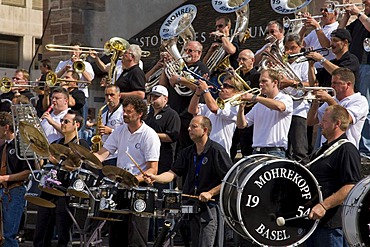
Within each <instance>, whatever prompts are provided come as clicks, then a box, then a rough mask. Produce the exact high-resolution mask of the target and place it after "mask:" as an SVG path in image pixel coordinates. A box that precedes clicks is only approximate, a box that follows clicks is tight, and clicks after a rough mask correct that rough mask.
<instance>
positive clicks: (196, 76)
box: [182, 65, 221, 94]
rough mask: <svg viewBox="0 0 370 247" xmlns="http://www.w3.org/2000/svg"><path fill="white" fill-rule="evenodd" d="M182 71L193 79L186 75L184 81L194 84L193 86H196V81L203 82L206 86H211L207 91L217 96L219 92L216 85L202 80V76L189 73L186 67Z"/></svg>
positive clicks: (192, 72)
mask: <svg viewBox="0 0 370 247" xmlns="http://www.w3.org/2000/svg"><path fill="white" fill-rule="evenodd" d="M182 71H183V72H185V73H187V74H188V75H191V76H192V77H193V78H190V76H188V75H186V74H185V75H184V76H185V77H186V79H188V80H189V81H190V82H192V83H194V84H195V85H197V81H198V80H203V81H205V82H206V83H207V84H208V86H212V88H210V89H209V90H210V91H211V92H212V93H214V94H217V93H218V92H220V91H221V90H220V89H218V86H217V85H216V84H214V83H213V82H211V81H209V80H207V79H205V78H203V77H202V76H200V75H198V74H197V73H195V72H194V71H191V70H190V69H188V67H187V66H186V65H184V68H183V69H182Z"/></svg>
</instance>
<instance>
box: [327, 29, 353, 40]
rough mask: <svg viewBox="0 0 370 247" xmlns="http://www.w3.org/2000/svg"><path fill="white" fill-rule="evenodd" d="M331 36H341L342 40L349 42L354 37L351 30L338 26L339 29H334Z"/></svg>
mask: <svg viewBox="0 0 370 247" xmlns="http://www.w3.org/2000/svg"><path fill="white" fill-rule="evenodd" d="M330 36H331V37H337V38H340V39H342V40H345V39H346V40H348V42H351V41H352V37H351V34H350V33H349V31H348V30H347V29H343V28H338V29H337V30H334V31H333V32H332V33H331V35H330Z"/></svg>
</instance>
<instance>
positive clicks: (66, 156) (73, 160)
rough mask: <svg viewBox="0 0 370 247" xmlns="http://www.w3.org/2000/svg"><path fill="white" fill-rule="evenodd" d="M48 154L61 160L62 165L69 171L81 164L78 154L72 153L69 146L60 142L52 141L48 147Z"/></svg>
mask: <svg viewBox="0 0 370 247" xmlns="http://www.w3.org/2000/svg"><path fill="white" fill-rule="evenodd" d="M49 151H50V154H51V155H52V156H54V158H56V159H57V161H60V160H63V162H62V164H61V165H62V167H64V168H66V169H67V170H69V171H74V170H76V169H77V168H79V167H80V166H81V164H80V162H81V158H80V156H79V155H78V154H76V153H74V152H73V151H72V150H71V149H70V148H69V147H66V146H64V145H62V144H58V143H53V144H51V145H50V147H49Z"/></svg>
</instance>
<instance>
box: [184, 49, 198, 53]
mask: <svg viewBox="0 0 370 247" xmlns="http://www.w3.org/2000/svg"><path fill="white" fill-rule="evenodd" d="M184 51H185V52H186V53H192V52H196V51H197V50H192V49H184Z"/></svg>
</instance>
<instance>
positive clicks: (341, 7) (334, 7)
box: [328, 1, 365, 14]
mask: <svg viewBox="0 0 370 247" xmlns="http://www.w3.org/2000/svg"><path fill="white" fill-rule="evenodd" d="M349 6H356V7H360V8H361V9H364V8H365V4H363V3H339V2H338V1H329V3H328V9H329V10H330V11H331V12H337V13H339V14H343V13H344V12H345V11H346V10H345V8H346V7H349Z"/></svg>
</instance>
